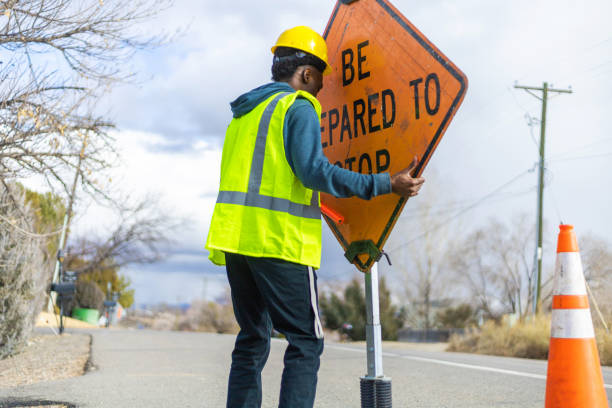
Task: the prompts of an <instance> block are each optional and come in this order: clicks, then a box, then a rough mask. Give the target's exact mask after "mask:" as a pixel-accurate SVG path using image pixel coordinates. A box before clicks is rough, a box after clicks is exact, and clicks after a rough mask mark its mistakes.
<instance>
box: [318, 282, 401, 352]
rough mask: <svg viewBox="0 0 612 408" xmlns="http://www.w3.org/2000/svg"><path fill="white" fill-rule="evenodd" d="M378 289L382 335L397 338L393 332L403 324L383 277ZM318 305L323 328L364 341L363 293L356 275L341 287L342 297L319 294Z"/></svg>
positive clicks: (364, 315) (364, 311) (364, 307)
mask: <svg viewBox="0 0 612 408" xmlns="http://www.w3.org/2000/svg"><path fill="white" fill-rule="evenodd" d="M378 288H379V299H380V322H381V330H382V338H383V340H397V332H398V330H399V328H400V327H402V325H403V323H404V316H403V314H402V313H400V312H399V311H398V309H397V307H396V306H395V305H393V304H392V303H391V293H390V291H389V289H388V288H387V285H386V282H385V278H384V277H382V278H381V279H380V280H379V283H378ZM319 306H320V309H321V314H322V315H323V321H324V324H325V327H326V328H328V329H331V330H338V331H340V332H341V333H343V334H345V335H346V336H347V337H348V338H350V339H351V340H354V341H356V340H365V326H366V305H365V293H364V290H363V288H362V287H361V283H360V281H359V280H358V279H357V278H355V279H353V280H352V281H351V283H350V284H349V285H348V286H347V287H346V289H345V290H344V299H340V297H339V296H338V295H336V294H335V293H332V294H331V295H330V296H329V298H328V297H326V296H324V295H323V296H321V297H320V301H319Z"/></svg>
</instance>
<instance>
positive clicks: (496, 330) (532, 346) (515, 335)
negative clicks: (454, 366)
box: [447, 315, 612, 366]
mask: <svg viewBox="0 0 612 408" xmlns="http://www.w3.org/2000/svg"><path fill="white" fill-rule="evenodd" d="M595 334H596V338H597V347H598V348H599V358H600V360H601V364H602V365H606V366H610V365H612V334H610V333H606V331H605V330H604V329H597V330H596V331H595ZM549 342H550V315H541V316H538V317H537V318H536V319H535V320H528V321H524V322H519V323H517V324H515V325H514V326H512V327H510V326H509V325H508V324H495V323H494V322H487V323H485V324H484V326H483V327H482V328H481V329H472V330H469V331H468V332H467V333H466V334H464V335H462V336H460V335H453V336H451V338H450V340H449V346H448V348H447V351H460V352H466V353H478V354H490V355H497V356H507V357H523V358H536V359H542V360H545V359H546V358H548V345H549Z"/></svg>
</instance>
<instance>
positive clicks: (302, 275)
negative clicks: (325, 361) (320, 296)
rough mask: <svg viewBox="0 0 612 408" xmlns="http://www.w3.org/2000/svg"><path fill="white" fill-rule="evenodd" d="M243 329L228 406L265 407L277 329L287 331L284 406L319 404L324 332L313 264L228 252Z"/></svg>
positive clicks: (234, 300)
mask: <svg viewBox="0 0 612 408" xmlns="http://www.w3.org/2000/svg"><path fill="white" fill-rule="evenodd" d="M225 260H226V264H227V265H226V268H227V276H228V279H229V283H230V286H231V289H232V303H233V305H234V314H235V315H236V320H237V321H238V324H239V325H240V333H238V336H237V337H236V344H235V346H234V351H233V353H232V368H231V372H230V376H229V384H228V392H227V407H228V408H237V407H240V408H246V407H261V370H262V369H263V367H264V365H265V364H266V360H267V358H268V354H269V353H270V334H271V331H272V328H274V329H276V330H277V331H278V332H280V333H282V334H284V335H285V337H286V338H287V341H288V342H289V345H288V346H287V349H286V350H285V358H284V363H285V369H284V370H283V377H282V382H281V390H280V402H279V407H281V408H286V407H291V408H301V407H309V408H310V407H312V406H313V405H314V399H315V392H316V388H317V372H318V370H319V357H320V355H321V353H322V352H323V330H322V328H321V322H320V320H319V315H318V304H317V283H316V275H315V273H314V271H313V270H312V268H310V267H307V266H304V265H299V264H295V263H291V262H287V261H283V260H279V259H272V258H254V257H249V256H243V255H237V254H230V253H226V254H225Z"/></svg>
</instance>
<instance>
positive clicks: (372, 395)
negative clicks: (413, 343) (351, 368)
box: [359, 263, 391, 408]
mask: <svg viewBox="0 0 612 408" xmlns="http://www.w3.org/2000/svg"><path fill="white" fill-rule="evenodd" d="M365 292H366V347H367V364H368V370H367V375H365V376H364V377H361V379H360V384H359V389H360V391H361V406H362V407H377V408H387V407H389V408H390V407H391V378H389V377H385V376H384V374H383V362H382V335H381V326H380V310H379V305H380V302H379V298H378V263H375V264H374V265H372V269H370V273H367V274H366V275H365Z"/></svg>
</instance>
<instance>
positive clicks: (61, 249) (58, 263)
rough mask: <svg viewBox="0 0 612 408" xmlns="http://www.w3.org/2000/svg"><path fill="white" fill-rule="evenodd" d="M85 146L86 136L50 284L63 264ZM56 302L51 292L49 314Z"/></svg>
mask: <svg viewBox="0 0 612 408" xmlns="http://www.w3.org/2000/svg"><path fill="white" fill-rule="evenodd" d="M86 146H87V136H84V138H83V147H82V148H81V152H80V154H79V162H78V164H77V168H76V172H75V173H74V181H73V182H72V189H71V190H70V196H69V197H68V208H67V209H66V214H64V225H63V227H62V233H61V235H60V242H59V246H58V249H57V259H56V260H55V270H54V272H53V278H52V279H51V283H56V282H58V281H59V280H60V278H61V276H60V272H61V269H62V268H61V265H62V263H63V257H64V255H65V254H64V250H65V248H66V235H67V234H68V226H69V224H70V218H71V217H72V207H73V205H74V197H75V194H76V187H77V184H78V181H79V176H80V175H81V163H82V162H83V157H84V155H85V147H86ZM56 300H57V295H56V293H55V292H51V296H50V298H49V303H48V304H47V310H48V311H49V313H55V311H54V309H53V305H54V304H55V302H56Z"/></svg>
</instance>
